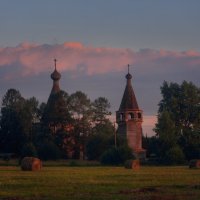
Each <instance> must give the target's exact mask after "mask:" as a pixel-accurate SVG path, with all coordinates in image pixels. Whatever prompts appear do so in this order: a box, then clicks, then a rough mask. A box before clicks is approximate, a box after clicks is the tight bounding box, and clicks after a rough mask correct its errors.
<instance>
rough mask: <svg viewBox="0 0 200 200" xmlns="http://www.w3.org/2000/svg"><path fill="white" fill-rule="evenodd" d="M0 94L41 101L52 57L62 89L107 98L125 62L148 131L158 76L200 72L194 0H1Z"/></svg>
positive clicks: (121, 79) (117, 96)
mask: <svg viewBox="0 0 200 200" xmlns="http://www.w3.org/2000/svg"><path fill="white" fill-rule="evenodd" d="M0 4H1V6H0V85H1V86H0V98H2V97H3V95H4V94H5V93H6V91H7V90H8V89H9V88H15V89H18V90H19V91H20V92H21V94H22V96H24V97H25V98H29V97H31V96H35V97H36V98H37V99H39V101H40V102H46V101H47V98H48V96H49V93H50V91H51V87H52V80H51V79H50V74H51V73H52V71H53V69H54V61H53V60H54V58H57V60H58V62H57V68H58V71H59V72H60V73H61V75H62V78H61V80H60V86H61V89H63V90H65V91H66V92H68V93H69V94H71V93H73V92H75V91H78V90H81V91H83V92H85V93H86V94H87V95H88V97H89V98H90V99H92V100H94V99H95V98H98V97H100V96H103V97H106V98H107V99H108V100H109V101H110V103H111V110H112V113H113V116H114V115H115V111H117V110H118V108H119V105H120V102H121V98H122V95H123V92H124V89H125V84H126V79H125V75H126V74H127V65H128V64H130V73H131V74H132V76H133V79H132V85H133V88H134V91H135V94H136V97H137V101H138V104H139V107H140V109H142V110H143V113H144V122H143V130H144V134H148V135H153V134H154V132H153V131H152V129H153V127H154V125H155V123H156V114H157V110H158V103H159V101H160V100H161V98H162V97H161V95H160V87H161V86H162V84H163V81H164V80H166V81H168V82H178V83H179V84H180V83H182V81H183V80H186V81H192V82H193V83H194V84H196V85H197V86H199V84H200V79H199V74H200V39H199V36H200V20H199V19H200V12H199V8H200V1H199V0H190V1H188V0H168V1H166V0H84V1H83V0H56V1H55V0H18V1H13V0H0Z"/></svg>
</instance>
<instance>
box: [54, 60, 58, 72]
mask: <svg viewBox="0 0 200 200" xmlns="http://www.w3.org/2000/svg"><path fill="white" fill-rule="evenodd" d="M54 62H55V70H56V62H57V60H56V58H55V59H54Z"/></svg>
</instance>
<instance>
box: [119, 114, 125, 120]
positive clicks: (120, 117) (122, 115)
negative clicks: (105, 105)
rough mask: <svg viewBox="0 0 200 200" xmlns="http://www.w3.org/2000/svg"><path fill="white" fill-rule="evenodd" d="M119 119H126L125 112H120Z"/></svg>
mask: <svg viewBox="0 0 200 200" xmlns="http://www.w3.org/2000/svg"><path fill="white" fill-rule="evenodd" d="M119 119H120V121H122V120H124V114H123V113H120V115H119Z"/></svg>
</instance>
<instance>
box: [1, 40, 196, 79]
mask: <svg viewBox="0 0 200 200" xmlns="http://www.w3.org/2000/svg"><path fill="white" fill-rule="evenodd" d="M54 58H57V59H58V69H59V71H61V72H62V71H71V72H72V73H74V75H79V74H82V73H84V74H87V75H92V74H104V73H109V72H113V71H121V70H124V67H125V66H126V65H127V64H130V65H134V66H135V67H137V68H138V70H140V72H141V73H144V74H145V73H150V72H152V71H156V73H159V74H160V73H162V74H165V73H166V72H167V71H168V72H169V71H170V70H173V71H174V70H198V69H199V66H200V52H197V51H193V50H188V51H182V52H177V51H167V50H154V49H142V50H140V51H134V50H133V49H124V48H108V47H93V46H85V45H83V44H82V43H79V42H65V43H63V44H55V45H48V44H42V45H40V44H31V43H22V44H20V45H18V46H16V47H5V48H0V72H1V78H4V79H10V78H15V77H16V76H18V77H19V76H33V75H36V74H40V73H43V72H47V71H48V72H49V71H52V69H53V67H54V63H53V59H54Z"/></svg>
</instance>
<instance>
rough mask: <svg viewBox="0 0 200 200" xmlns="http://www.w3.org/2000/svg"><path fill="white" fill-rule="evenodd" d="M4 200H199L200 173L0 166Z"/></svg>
mask: <svg viewBox="0 0 200 200" xmlns="http://www.w3.org/2000/svg"><path fill="white" fill-rule="evenodd" d="M0 199H3V200H68V199H69V200H73V199H77V200H78V199H82V200H84V199H85V200H86V199H87V200H107V199H114V200H116V199H119V200H131V199H138V200H199V199H200V170H194V169H189V168H188V167H187V166H186V167H141V168H140V169H139V170H137V171H134V170H131V169H125V168H123V167H44V168H42V170H41V171H37V172H24V171H21V170H20V168H19V167H15V166H10V167H6V166H1V167H0Z"/></svg>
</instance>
